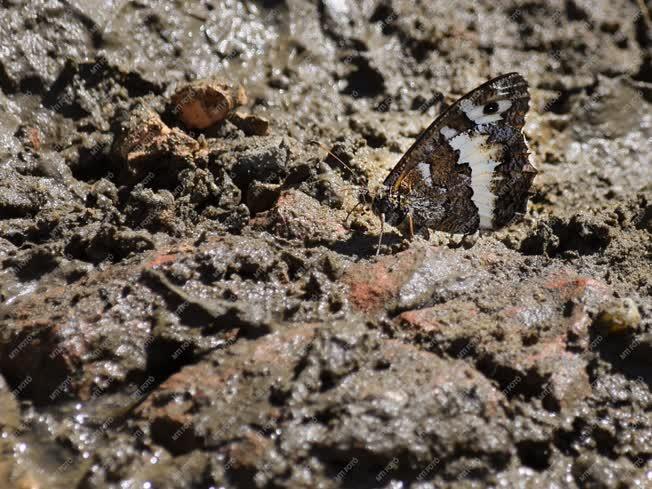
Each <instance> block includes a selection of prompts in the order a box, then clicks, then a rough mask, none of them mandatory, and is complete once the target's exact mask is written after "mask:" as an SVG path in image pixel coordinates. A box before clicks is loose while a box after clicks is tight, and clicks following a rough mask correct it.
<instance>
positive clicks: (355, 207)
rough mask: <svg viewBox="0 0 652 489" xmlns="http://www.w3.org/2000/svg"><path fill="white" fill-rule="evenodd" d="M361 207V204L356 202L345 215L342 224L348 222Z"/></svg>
mask: <svg viewBox="0 0 652 489" xmlns="http://www.w3.org/2000/svg"><path fill="white" fill-rule="evenodd" d="M361 205H362V202H358V203H357V204H356V205H354V206H353V208H352V209H351V210H350V211H349V213H348V214H347V215H346V217H345V218H344V223H345V224H346V223H347V222H348V220H349V217H351V215H352V214H353V213H354V212H355V210H356V209H357V208H358V207H360V206H361Z"/></svg>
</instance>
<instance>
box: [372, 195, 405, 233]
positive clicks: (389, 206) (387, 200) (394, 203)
mask: <svg viewBox="0 0 652 489" xmlns="http://www.w3.org/2000/svg"><path fill="white" fill-rule="evenodd" d="M402 200H404V199H402V198H401V194H395V193H392V192H389V191H387V190H381V191H379V192H378V194H376V195H375V196H374V197H373V199H372V201H371V208H372V209H373V211H374V213H375V214H376V215H377V216H380V215H383V214H384V215H385V222H386V223H388V224H391V225H392V226H397V225H399V224H400V223H401V222H403V220H404V219H405V216H407V214H408V212H409V210H408V207H407V205H406V204H405V202H402Z"/></svg>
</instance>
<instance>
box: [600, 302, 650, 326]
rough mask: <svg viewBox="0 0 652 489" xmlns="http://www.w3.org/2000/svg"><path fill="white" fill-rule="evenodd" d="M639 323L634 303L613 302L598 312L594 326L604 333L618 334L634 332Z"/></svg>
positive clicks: (639, 317)
mask: <svg viewBox="0 0 652 489" xmlns="http://www.w3.org/2000/svg"><path fill="white" fill-rule="evenodd" d="M640 322H641V314H640V313H639V312H638V307H637V306H636V303H635V302H634V301H633V300H632V299H630V298H625V299H622V300H616V301H613V302H611V303H609V304H607V305H606V306H605V308H604V309H602V310H601V311H600V313H599V314H598V317H597V318H596V320H595V326H596V327H598V328H600V329H601V330H604V331H605V332H606V333H610V334H618V333H625V332H629V331H634V330H635V329H636V328H637V327H638V325H639V324H640Z"/></svg>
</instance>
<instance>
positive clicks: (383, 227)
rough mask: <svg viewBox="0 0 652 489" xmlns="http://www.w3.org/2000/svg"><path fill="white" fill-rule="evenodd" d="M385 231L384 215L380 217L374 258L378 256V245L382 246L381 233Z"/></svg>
mask: <svg viewBox="0 0 652 489" xmlns="http://www.w3.org/2000/svg"><path fill="white" fill-rule="evenodd" d="M384 231H385V213H384V212H383V213H382V214H381V215H380V234H379V235H378V248H376V256H378V255H380V245H382V244H383V232H384Z"/></svg>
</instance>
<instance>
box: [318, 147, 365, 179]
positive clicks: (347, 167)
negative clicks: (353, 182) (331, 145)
mask: <svg viewBox="0 0 652 489" xmlns="http://www.w3.org/2000/svg"><path fill="white" fill-rule="evenodd" d="M310 144H316V145H317V146H319V147H320V148H321V149H323V150H324V151H326V152H327V153H328V154H329V155H331V156H332V157H333V158H335V159H336V160H337V161H338V163H339V164H340V165H342V166H343V167H344V168H346V169H347V170H349V172H350V173H351V176H353V177H355V176H356V174H355V172H354V171H353V170H352V169H351V167H350V166H349V165H347V164H346V163H344V162H343V161H342V159H341V158H340V157H338V156H337V155H336V154H335V153H333V152H332V151H331V150H330V149H328V148H327V147H326V145H325V144H323V143H321V142H320V141H316V140H311V141H310Z"/></svg>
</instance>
